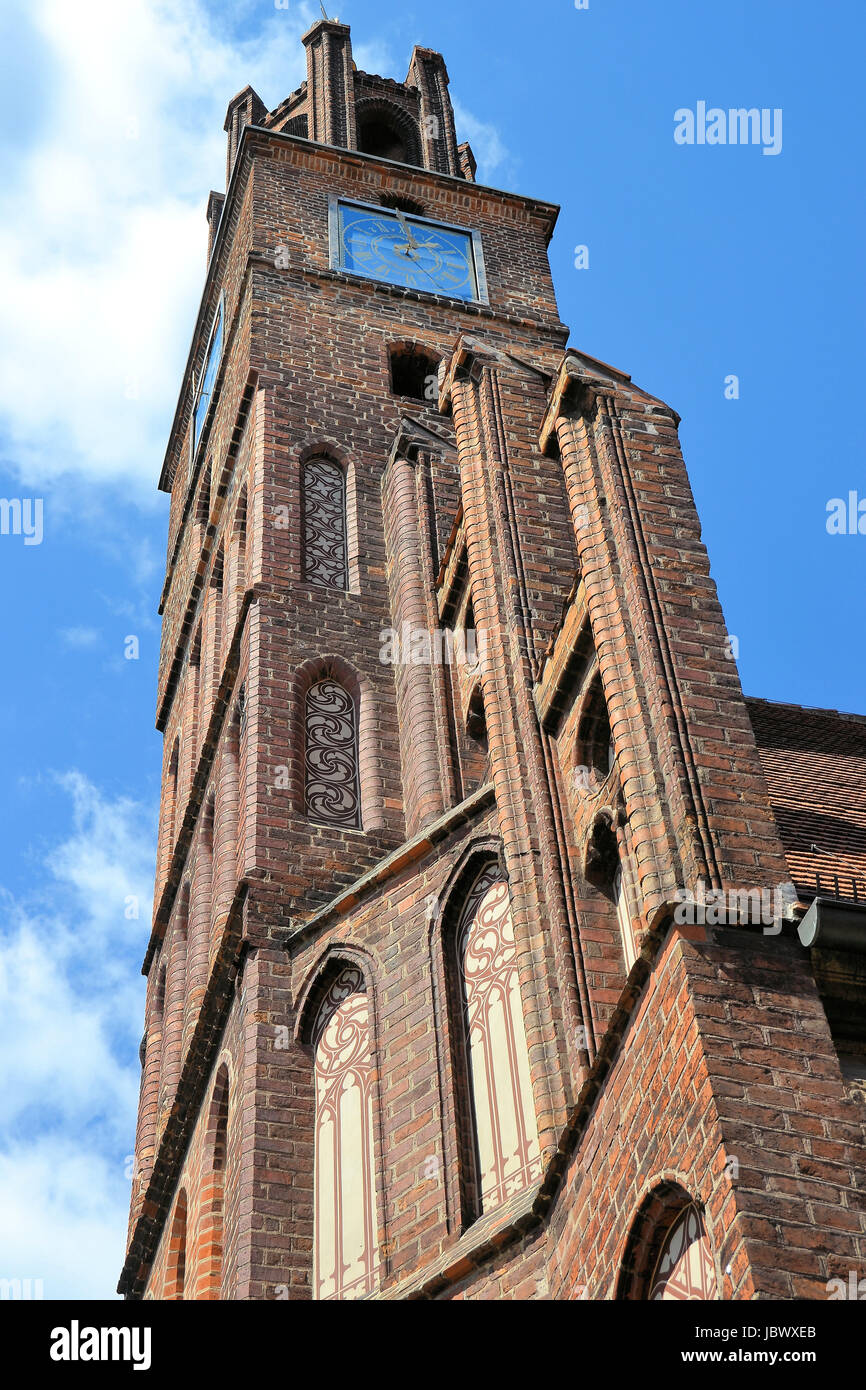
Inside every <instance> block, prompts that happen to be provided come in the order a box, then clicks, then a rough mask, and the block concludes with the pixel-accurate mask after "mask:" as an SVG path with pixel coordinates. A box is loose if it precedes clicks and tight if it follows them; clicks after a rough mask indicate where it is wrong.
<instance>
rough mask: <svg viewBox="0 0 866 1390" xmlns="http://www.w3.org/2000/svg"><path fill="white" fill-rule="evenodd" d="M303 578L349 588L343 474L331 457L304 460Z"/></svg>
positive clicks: (340, 587)
mask: <svg viewBox="0 0 866 1390" xmlns="http://www.w3.org/2000/svg"><path fill="white" fill-rule="evenodd" d="M304 578H305V579H306V581H307V582H308V583H309V584H320V585H322V586H323V587H324V588H326V589H342V590H344V591H345V590H347V589H348V588H349V565H348V545H347V540H346V474H345V472H344V470H343V469H342V468H341V467H340V465H339V464H337V463H333V462H332V461H331V459H326V458H313V459H308V461H307V462H306V463H305V464H304Z"/></svg>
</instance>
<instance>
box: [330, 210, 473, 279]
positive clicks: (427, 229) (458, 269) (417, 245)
mask: <svg viewBox="0 0 866 1390" xmlns="http://www.w3.org/2000/svg"><path fill="white" fill-rule="evenodd" d="M338 226H339V238H340V247H339V252H340V258H339V265H340V268H341V269H342V270H350V271H353V272H354V273H355V274H356V275H365V276H368V277H369V278H370V279H372V280H387V281H388V282H389V283H390V284H392V285H405V286H407V287H408V288H410V289H416V290H427V291H428V292H429V293H431V294H442V295H448V296H450V297H451V298H453V299H477V298H478V277H477V273H476V266H475V253H474V248H473V244H472V236H471V234H470V233H469V232H464V231H461V230H460V228H458V227H447V226H443V225H442V224H441V223H438V222H426V221H422V220H421V219H419V218H417V217H407V216H405V215H404V214H402V213H393V212H390V211H388V210H386V209H382V210H381V211H380V210H379V209H378V208H367V207H358V206H356V205H354V204H352V203H340V205H339V223H338Z"/></svg>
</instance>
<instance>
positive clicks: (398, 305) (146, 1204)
mask: <svg viewBox="0 0 866 1390" xmlns="http://www.w3.org/2000/svg"><path fill="white" fill-rule="evenodd" d="M304 44H305V46H306V52H307V80H306V81H305V82H304V83H303V84H302V85H301V87H299V88H298V90H297V91H296V92H294V93H292V95H291V96H289V97H288V98H287V99H286V100H285V101H284V102H282V103H281V104H280V105H279V106H278V107H277V108H276V109H275V110H273V111H270V112H269V111H266V109H265V107H264V105H263V103H262V101H261V100H260V98H259V97H258V96H257V94H256V93H255V92H254V91H253V90H252V89H251V88H247V89H246V90H244V91H243V92H241V93H239V94H238V96H236V97H235V98H234V99H233V101H232V102H231V103H230V105H229V108H228V114H227V117H226V132H227V139H228V164H227V186H226V192H225V194H224V195H223V194H221V193H212V194H211V195H210V199H209V202H208V226H209V247H208V263H207V272H206V278H205V285H204V291H203V294H202V299H201V306H200V309H199V314H198V318H197V321H196V325H195V331H194V334H193V341H192V346H191V349H190V354H189V358H188V361H187V365H186V370H185V373H184V378H183V383H182V386H181V391H180V396H179V399H178V404H177V410H176V413H175V417H174V422H173V425H172V430H171V435H170V439H169V443H168V449H167V453H166V458H165V463H164V466H163V471H162V476H161V479H160V486H161V487H162V488H163V489H164V490H166V491H168V492H170V493H171V514H170V524H169V536H168V564H167V571H166V579H165V584H164V588H163V592H162V599H161V606H160V611H161V613H162V615H163V635H162V648H161V655H160V664H159V690H158V718H157V723H158V727H159V729H160V730H161V731H162V732H163V735H164V741H165V743H164V746H165V755H164V775H163V788H162V806H161V819H160V832H159V849H158V866H157V883H156V904H155V911H154V918H153V928H152V933H151V937H150V941H149V943H148V946H147V950H146V954H145V960H144V972H145V974H146V975H147V982H148V984H147V1005H146V1027H145V1034H144V1038H143V1041H142V1053H141V1055H142V1083H141V1099H140V1107H139V1116H138V1128H137V1135H136V1169H135V1175H134V1179H133V1192H132V1205H131V1213H130V1227H129V1239H128V1248H127V1256H126V1262H125V1265H124V1268H123V1272H122V1275H121V1280H120V1285H119V1290H120V1292H122V1293H124V1294H125V1295H126V1296H127V1297H131V1298H141V1297H144V1298H159V1299H178V1298H184V1299H216V1298H225V1299H310V1298H316V1299H344V1298H363V1297H368V1298H369V1297H372V1298H397V1299H400V1298H410V1297H411V1298H451V1297H455V1296H460V1297H470V1298H479V1297H485V1298H490V1297H497V1298H566V1299H567V1298H581V1297H588V1298H615V1297H621V1298H646V1297H661V1296H664V1297H690V1296H701V1297H706V1298H712V1297H719V1298H748V1297H752V1296H755V1295H756V1294H757V1295H759V1296H769V1297H798V1296H806V1297H809V1296H819V1295H818V1294H817V1293H816V1292H814V1290H817V1289H818V1288H819V1287H823V1285H824V1283H825V1281H826V1280H827V1279H829V1278H830V1277H832V1275H833V1273H834V1272H835V1271H836V1267H837V1266H838V1267H839V1268H841V1266H843V1265H844V1266H845V1269H846V1271H847V1269H848V1267H849V1266H850V1265H851V1263H852V1261H854V1260H855V1259H856V1254H857V1243H858V1240H859V1239H862V1225H861V1218H860V1216H859V1214H858V1213H859V1210H860V1209H859V1208H858V1207H856V1206H855V1205H854V1204H853V1203H852V1202H851V1200H850V1189H851V1188H852V1187H853V1186H856V1183H855V1180H854V1179H853V1177H852V1176H851V1170H852V1166H853V1160H854V1146H855V1143H856V1142H857V1141H856V1136H855V1129H856V1123H857V1122H858V1112H856V1110H855V1109H852V1107H856V1105H857V1104H859V1102H857V1101H856V1100H855V1099H854V1098H852V1093H851V1091H850V1087H849V1085H848V1083H847V1081H846V1079H845V1077H843V1074H842V1071H841V1070H840V1064H839V1057H838V1054H837V1049H836V1044H835V1042H834V1039H833V1037H832V1036H831V1029H830V1025H829V1023H828V1015H827V1012H826V1010H825V1007H824V1004H823V1003H822V998H821V995H820V992H819V987H818V984H817V983H816V970H815V968H814V964H813V962H812V960H811V957H810V955H809V951H808V950H807V947H806V946H804V945H802V944H801V942H800V940H799V938H798V936H797V934H796V929H795V928H796V920H797V917H798V915H799V912H800V910H801V909H802V908H804V907H805V906H806V905H807V903H808V902H809V901H811V896H814V895H811V896H808V897H806V896H804V893H803V891H801V887H800V884H799V883H798V885H797V886H795V885H793V884H791V882H790V880H791V879H792V878H793V877H794V876H795V875H794V873H793V871H792V869H791V868H790V867H789V863H788V860H787V859H786V846H785V845H783V842H782V839H781V838H780V833H779V829H778V828H777V822H776V816H775V815H774V811H773V808H772V806H771V803H770V799H769V795H768V785H767V776H766V766H765V763H766V760H765V759H762V752H761V750H760V749H759V747H758V744H757V742H756V738H755V733H754V731H753V722H754V721H753V717H752V714H751V712H750V708H749V706H748V705H747V702H746V701H745V700H744V698H743V695H742V691H741V688H740V684H739V680H738V676H737V672H736V667H735V665H734V663H733V662H732V660H731V659H730V652H729V644H728V640H727V634H726V631H725V626H724V621H723V617H722V613H721V609H720V607H719V603H718V599H717V597H716V591H715V587H714V585H713V583H712V580H711V579H710V576H709V567H708V562H707V557H706V552H705V550H704V548H703V546H702V544H701V540H700V528H699V524H698V518H697V514H696V511H695V507H694V502H693V499H692V496H691V492H690V489H689V484H688V479H687V476H686V472H685V467H684V464H683V461H682V456H681V453H680V450H679V445H678V439H677V425H678V417H677V416H676V414H675V412H674V411H673V410H671V409H670V408H669V407H668V406H666V405H665V404H664V403H663V402H661V401H659V400H657V399H656V398H654V397H653V396H651V395H649V394H647V393H646V392H645V391H643V390H641V389H640V388H638V387H637V386H635V385H634V384H633V383H632V381H631V380H630V379H629V377H628V376H626V375H625V374H624V373H622V372H619V371H617V370H614V369H613V368H610V367H608V366H606V365H605V364H603V363H601V362H598V361H596V360H594V359H593V358H591V357H589V356H587V355H586V354H585V353H583V352H579V351H577V350H575V349H568V348H567V339H568V331H567V329H566V328H565V327H564V325H563V324H562V323H561V322H560V319H559V314H558V311H557V305H556V300H555V297H554V291H553V286H552V282H551V275H550V269H549V265H548V259H547V246H548V243H549V241H550V238H551V235H552V233H553V229H554V225H555V222H556V216H557V208H556V207H555V206H553V205H551V204H549V203H545V202H540V201H538V200H537V199H533V198H527V197H524V196H522V195H520V194H516V193H510V192H504V191H501V190H497V189H492V188H488V187H484V186H482V185H479V184H477V183H476V182H475V160H474V158H473V155H472V151H471V149H470V147H469V146H468V145H467V144H465V143H464V144H459V143H458V140H457V134H456V132H455V125H454V117H453V112H452V107H451V102H450V98H449V93H448V76H447V72H446V68H445V64H444V61H443V59H442V57H441V56H440V55H439V54H438V53H435V52H432V51H431V50H429V49H423V48H416V49H415V50H414V53H413V55H412V60H411V64H410V67H409V72H408V74H407V76H406V79H405V81H404V82H396V81H393V80H390V79H385V78H382V77H378V76H374V75H371V74H368V73H363V72H360V71H358V69H357V68H356V66H355V64H354V62H353V60H352V46H351V37H350V32H349V29H348V27H347V26H346V25H343V24H340V23H338V22H337V21H331V20H322V21H320V22H317V23H316V24H314V25H313V27H312V28H311V29H310V30H309V32H308V33H307V34H306V35H305V37H304ZM861 736H862V734H861ZM864 752H866V749H864ZM857 872H859V869H858V870H857ZM802 878H803V876H802V875H801V879H802ZM855 891H856V890H855ZM713 894H716V899H713V897H712V895H713ZM719 900H722V901H723V902H724V903H725V904H726V905H728V906H729V905H730V903H732V902H735V903H736V910H735V911H734V913H733V916H732V915H731V912H730V911H728V912H727V916H724V915H723V917H722V918H719V917H718V915H717V916H716V917H715V918H713V916H712V915H711V913H710V912H709V911H708V910H707V909H706V903H707V902H712V901H719ZM767 903H769V904H770V905H771V907H772V911H771V912H770V913H769V915H768V914H767V911H765V910H763V909H764V905H766V904H767ZM762 912H763V915H762ZM756 914H757V915H756ZM855 915H856V913H855ZM853 949H854V948H853V947H852V950H853ZM852 959H853V957H852ZM851 970H852V971H854V970H855V967H854V966H853V965H852V966H851ZM855 973H856V972H855ZM852 978H853V976H852ZM806 1044H808V1046H807V1045H806ZM853 1050H854V1051H856V1047H855V1048H854V1049H853ZM834 1117H837V1118H838V1122H839V1124H840V1126H841V1125H842V1122H843V1120H847V1124H846V1126H845V1133H846V1138H845V1141H844V1143H841V1144H840V1145H839V1146H838V1147H840V1149H844V1151H845V1152H844V1155H843V1154H842V1153H841V1152H840V1153H839V1154H834V1155H832V1156H831V1155H830V1153H829V1149H830V1147H831V1146H832V1144H833V1142H834V1141H833V1134H832V1128H833V1125H834V1124H835V1123H836V1118H834ZM777 1138H779V1139H780V1140H781V1139H784V1143H782V1142H779V1143H778V1144H777V1143H776V1142H775V1139H777ZM821 1140H823V1145H824V1147H823V1149H822V1148H821V1147H820V1143H821ZM809 1165H811V1167H810V1166H809ZM822 1185H823V1186H824V1187H825V1188H826V1192H825V1194H824V1198H823V1202H822V1201H821V1200H820V1198H819V1195H818V1194H816V1192H815V1188H816V1187H817V1186H822ZM831 1208H834V1209H838V1208H845V1210H846V1212H848V1213H849V1214H850V1216H851V1218H852V1220H851V1222H842V1223H840V1222H838V1221H837V1220H835V1219H833V1220H831ZM825 1210H826V1213H827V1214H826V1218H825V1217H824V1216H822V1215H821V1212H822V1211H825ZM822 1222H823V1223H824V1225H825V1226H826V1230H827V1238H826V1241H819V1243H818V1247H815V1245H814V1243H813V1244H812V1245H810V1246H809V1247H808V1251H809V1253H808V1256H806V1255H805V1254H804V1253H803V1252H804V1250H805V1248H806V1247H805V1245H804V1244H803V1242H802V1241H801V1240H800V1239H799V1238H798V1232H802V1229H803V1228H804V1226H806V1225H808V1226H809V1227H810V1228H815V1226H816V1224H817V1226H818V1227H819V1228H822ZM683 1252H684V1253H683ZM810 1289H811V1290H813V1292H811V1293H810V1292H808V1290H810ZM683 1290H685V1292H683Z"/></svg>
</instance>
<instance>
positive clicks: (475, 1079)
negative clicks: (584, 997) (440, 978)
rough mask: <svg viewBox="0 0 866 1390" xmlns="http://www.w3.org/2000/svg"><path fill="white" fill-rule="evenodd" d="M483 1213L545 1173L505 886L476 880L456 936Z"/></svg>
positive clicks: (491, 870)
mask: <svg viewBox="0 0 866 1390" xmlns="http://www.w3.org/2000/svg"><path fill="white" fill-rule="evenodd" d="M456 950H457V967H458V975H459V979H460V981H461V983H462V990H463V1006H464V1021H465V1034H466V1056H467V1061H468V1066H469V1080H470V1085H471V1094H472V1104H473V1112H474V1121H475V1145H476V1151H477V1164H478V1172H477V1189H478V1196H479V1198H480V1206H481V1209H482V1210H483V1211H488V1210H490V1209H491V1208H492V1207H495V1206H498V1205H499V1204H500V1203H501V1202H504V1201H506V1200H507V1199H508V1198H509V1197H510V1196H512V1194H513V1193H515V1192H519V1191H521V1190H522V1189H523V1188H524V1187H526V1186H528V1184H529V1183H530V1182H532V1181H533V1180H534V1179H535V1178H537V1177H539V1176H540V1173H541V1156H540V1152H539V1146H538V1131H537V1129H536V1124H535V1107H534V1105H533V1100H532V1086H531V1083H530V1078H529V1051H528V1048H527V1045H526V1030H525V1027H524V1023H523V1008H522V1005H521V999H520V985H519V981H518V975H517V954H516V950H515V945H514V925H513V922H512V917H511V902H510V899H509V895H508V884H507V883H506V882H505V880H504V879H503V877H502V875H501V873H500V872H499V870H498V869H497V868H496V867H495V865H492V864H491V865H489V866H488V867H487V868H486V869H484V870H483V871H482V873H481V874H480V876H479V877H478V878H477V879H476V881H475V885H474V887H473V888H472V891H471V892H470V894H469V898H468V900H467V902H466V905H465V907H464V909H463V915H462V917H461V919H460V925H459V927H458V930H457V935H456Z"/></svg>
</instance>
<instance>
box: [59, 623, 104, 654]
mask: <svg viewBox="0 0 866 1390" xmlns="http://www.w3.org/2000/svg"><path fill="white" fill-rule="evenodd" d="M60 640H61V642H63V644H64V646H66V647H73V648H76V649H78V650H80V649H82V648H84V647H95V646H96V644H97V642H98V641H99V633H98V632H97V631H96V628H95V627H62V628H61V629H60Z"/></svg>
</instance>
